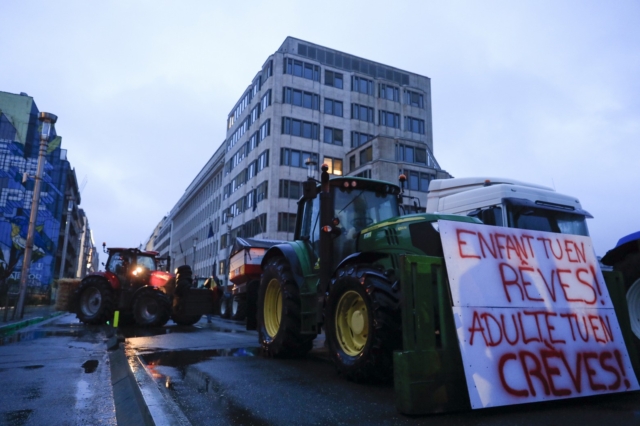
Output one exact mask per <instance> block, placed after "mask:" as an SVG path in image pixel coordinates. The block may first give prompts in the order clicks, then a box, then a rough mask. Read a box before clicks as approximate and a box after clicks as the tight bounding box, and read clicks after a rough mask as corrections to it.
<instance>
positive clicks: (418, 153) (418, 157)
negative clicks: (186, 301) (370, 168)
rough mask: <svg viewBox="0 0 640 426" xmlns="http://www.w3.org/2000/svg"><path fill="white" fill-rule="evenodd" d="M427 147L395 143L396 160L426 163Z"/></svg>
mask: <svg viewBox="0 0 640 426" xmlns="http://www.w3.org/2000/svg"><path fill="white" fill-rule="evenodd" d="M427 158H428V156H427V149H426V148H419V147H414V146H410V145H404V144H401V143H399V144H396V161H401V162H405V163H415V164H425V165H426V164H427Z"/></svg>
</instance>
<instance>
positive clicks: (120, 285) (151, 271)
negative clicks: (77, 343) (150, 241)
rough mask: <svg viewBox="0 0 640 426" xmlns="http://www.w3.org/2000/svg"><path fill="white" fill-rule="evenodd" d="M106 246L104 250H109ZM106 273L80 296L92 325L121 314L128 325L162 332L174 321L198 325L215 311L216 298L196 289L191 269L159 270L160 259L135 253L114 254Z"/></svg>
mask: <svg viewBox="0 0 640 426" xmlns="http://www.w3.org/2000/svg"><path fill="white" fill-rule="evenodd" d="M103 246H104V244H103ZM105 251H107V252H108V253H109V259H108V260H107V264H106V267H105V269H106V270H105V271H104V272H96V273H93V274H91V275H88V276H86V277H85V278H84V279H83V280H82V282H81V283H80V287H79V288H78V290H77V292H76V297H75V310H76V314H77V316H78V319H79V320H80V321H82V322H84V323H86V324H104V323H106V322H107V321H111V320H112V319H113V315H114V312H115V311H119V312H120V315H121V318H122V319H123V321H124V322H134V323H135V324H136V325H140V326H147V327H158V326H162V325H164V324H166V323H167V321H169V318H171V319H172V320H173V321H174V322H175V323H176V324H179V325H192V324H195V323H196V322H198V321H199V320H200V318H201V317H202V315H203V314H206V313H211V312H212V310H213V304H214V303H215V301H214V292H211V291H210V290H207V289H196V288H192V287H193V277H192V271H191V267H190V266H188V265H183V266H180V267H179V268H177V269H176V274H175V275H173V274H170V273H168V272H165V271H162V270H159V269H158V261H159V259H158V258H157V255H158V253H157V252H153V251H141V250H138V249H135V248H109V249H105Z"/></svg>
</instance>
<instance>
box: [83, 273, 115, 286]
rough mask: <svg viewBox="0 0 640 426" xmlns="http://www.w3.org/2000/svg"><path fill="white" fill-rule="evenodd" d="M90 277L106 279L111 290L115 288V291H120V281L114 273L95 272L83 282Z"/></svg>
mask: <svg viewBox="0 0 640 426" xmlns="http://www.w3.org/2000/svg"><path fill="white" fill-rule="evenodd" d="M90 277H101V278H104V279H105V280H107V282H108V283H109V285H110V286H111V288H113V289H114V290H120V280H119V279H118V277H117V276H116V274H114V273H113V272H94V273H91V274H89V275H87V276H86V277H84V278H83V279H82V281H84V280H86V279H87V278H90Z"/></svg>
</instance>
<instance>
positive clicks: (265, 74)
mask: <svg viewBox="0 0 640 426" xmlns="http://www.w3.org/2000/svg"><path fill="white" fill-rule="evenodd" d="M272 75H273V61H269V62H268V63H267V64H266V65H265V66H264V68H262V81H267V79H268V78H269V77H271V76H272Z"/></svg>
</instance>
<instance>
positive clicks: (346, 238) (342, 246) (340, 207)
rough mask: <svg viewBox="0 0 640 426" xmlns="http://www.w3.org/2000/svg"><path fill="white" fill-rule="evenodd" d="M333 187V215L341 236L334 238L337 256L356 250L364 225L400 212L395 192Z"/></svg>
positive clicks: (338, 257)
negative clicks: (337, 222) (337, 221)
mask: <svg viewBox="0 0 640 426" xmlns="http://www.w3.org/2000/svg"><path fill="white" fill-rule="evenodd" d="M334 191H335V192H334V194H335V196H334V209H335V217H337V218H338V220H339V221H340V227H341V233H340V236H339V237H338V238H336V239H335V240H334V247H333V250H334V258H336V259H344V258H345V257H346V256H348V255H350V254H352V253H354V252H355V251H356V241H357V239H358V236H359V235H360V232H361V231H362V230H363V229H365V228H367V227H369V226H371V225H374V224H376V223H378V222H382V221H384V220H387V219H390V218H392V217H397V216H399V210H398V199H397V198H396V196H395V195H394V194H391V193H387V192H380V191H373V190H371V189H369V188H357V187H355V188H354V187H348V188H345V187H336V188H335V189H334Z"/></svg>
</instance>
